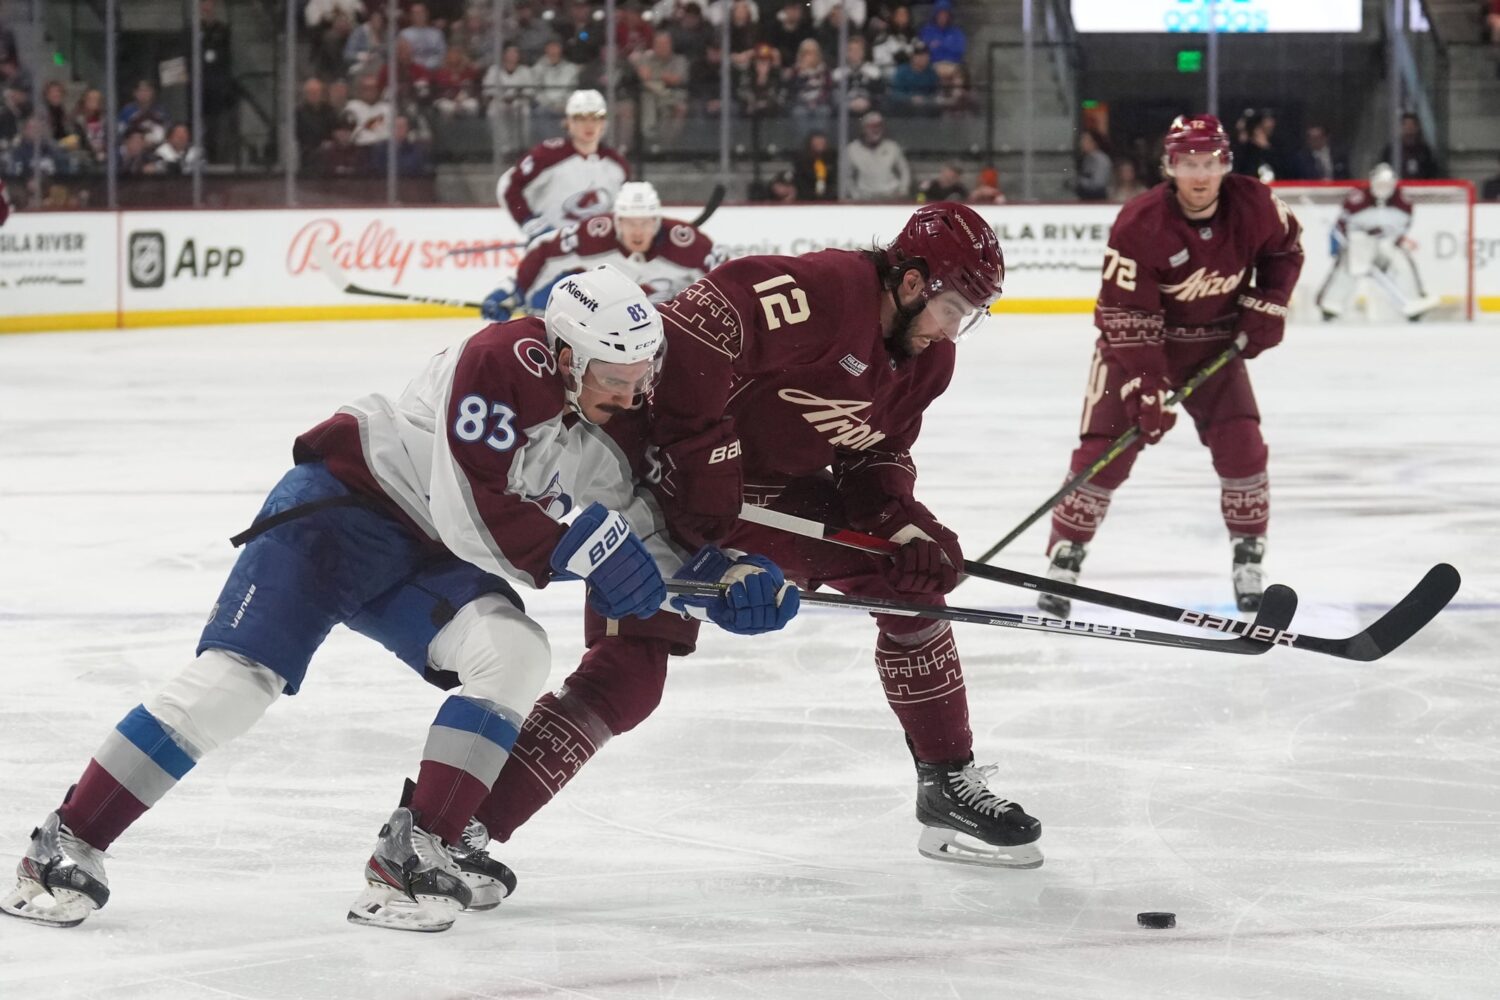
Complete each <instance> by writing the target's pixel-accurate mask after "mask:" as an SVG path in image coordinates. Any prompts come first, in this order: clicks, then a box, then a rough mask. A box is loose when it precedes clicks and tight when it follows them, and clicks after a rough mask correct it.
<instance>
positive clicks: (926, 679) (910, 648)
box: [875, 622, 974, 763]
mask: <svg viewBox="0 0 1500 1000" xmlns="http://www.w3.org/2000/svg"><path fill="white" fill-rule="evenodd" d="M875 666H876V667H877V668H878V669H879V671H880V683H881V684H882V685H883V686H884V688H885V697H886V701H888V702H890V706H891V711H893V712H895V713H896V718H898V719H900V720H901V727H902V728H903V729H905V730H906V735H907V737H908V738H909V739H910V740H911V745H912V749H913V751H914V752H915V753H916V755H917V757H918V758H919V759H921V760H925V761H930V762H933V763H937V762H941V761H956V760H965V759H967V758H968V757H969V755H970V753H971V752H972V750H973V742H974V737H973V734H972V733H971V732H970V731H969V699H968V695H967V693H966V692H965V690H964V672H963V666H962V664H960V663H959V661H958V647H957V646H956V645H954V642H953V629H952V628H951V627H950V626H949V625H948V623H947V622H940V623H938V624H937V625H936V626H933V627H931V628H927V629H923V630H922V631H921V632H917V633H914V634H912V635H892V634H890V633H888V632H884V631H882V632H881V633H880V637H879V638H878V639H877V640H876V642H875Z"/></svg>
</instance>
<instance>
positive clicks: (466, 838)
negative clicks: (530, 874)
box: [448, 819, 516, 910]
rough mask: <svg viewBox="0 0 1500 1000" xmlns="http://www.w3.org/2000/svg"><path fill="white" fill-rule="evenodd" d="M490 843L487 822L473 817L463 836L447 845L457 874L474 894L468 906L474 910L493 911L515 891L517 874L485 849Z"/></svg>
mask: <svg viewBox="0 0 1500 1000" xmlns="http://www.w3.org/2000/svg"><path fill="white" fill-rule="evenodd" d="M489 842H490V832H489V831H488V830H486V829H485V828H484V824H483V823H481V822H479V820H477V819H471V820H469V825H468V826H466V827H464V835H463V838H462V839H461V840H459V842H458V843H457V844H454V845H453V846H452V847H450V848H448V853H449V854H450V855H452V857H453V863H454V864H456V865H458V873H459V874H460V875H462V876H463V880H464V884H466V885H467V886H468V887H469V891H470V892H471V893H472V894H473V898H472V899H471V900H469V906H468V908H469V909H471V910H493V909H494V908H495V907H497V906H499V905H500V901H501V900H502V899H505V898H506V897H507V896H509V895H510V894H511V893H513V892H515V891H516V873H515V872H513V871H511V870H510V867H509V866H508V865H505V864H502V863H501V862H499V861H496V860H495V859H494V858H492V857H490V856H489V852H487V851H486V850H485V849H484V848H485V845H487V844H488V843H489Z"/></svg>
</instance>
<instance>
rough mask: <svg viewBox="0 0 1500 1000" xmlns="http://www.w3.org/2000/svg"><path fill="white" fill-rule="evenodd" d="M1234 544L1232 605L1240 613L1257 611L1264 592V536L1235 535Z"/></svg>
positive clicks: (1232, 539) (1232, 540)
mask: <svg viewBox="0 0 1500 1000" xmlns="http://www.w3.org/2000/svg"><path fill="white" fill-rule="evenodd" d="M1230 541H1231V542H1233V543H1234V567H1233V570H1232V572H1233V575H1234V603H1235V604H1236V605H1237V606H1238V607H1239V609H1240V610H1241V611H1259V610H1260V599H1261V595H1263V594H1264V593H1265V592H1266V571H1265V569H1264V568H1263V567H1262V566H1261V560H1262V559H1264V558H1265V557H1266V537H1265V536H1264V535H1236V536H1234V537H1232V538H1231V539H1230Z"/></svg>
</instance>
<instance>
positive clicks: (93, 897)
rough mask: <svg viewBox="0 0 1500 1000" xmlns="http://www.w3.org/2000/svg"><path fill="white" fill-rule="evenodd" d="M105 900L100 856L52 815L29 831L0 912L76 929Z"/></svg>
mask: <svg viewBox="0 0 1500 1000" xmlns="http://www.w3.org/2000/svg"><path fill="white" fill-rule="evenodd" d="M107 902H109V879H107V878H105V876H104V852H103V851H99V850H96V849H94V848H93V847H90V846H89V845H88V844H86V843H84V842H83V841H81V840H79V839H78V838H77V837H75V836H73V832H72V831H71V830H69V829H68V828H67V827H65V826H63V825H62V818H61V817H60V816H58V814H57V813H52V814H51V815H49V816H48V817H47V818H46V819H45V820H43V821H42V825H41V826H39V827H37V828H36V829H35V830H32V831H31V844H30V845H29V846H28V847H27V848H26V856H25V857H23V858H22V859H21V863H20V864H18V865H16V887H15V888H14V889H13V890H11V891H10V892H9V893H8V894H7V895H6V896H5V897H4V898H3V899H0V911H3V912H5V913H8V914H10V915H11V916H13V917H20V918H21V919H22V920H30V921H33V922H35V923H39V924H43V925H45V926H48V927H77V926H78V925H79V924H81V923H83V921H84V918H86V917H87V916H88V915H89V914H90V913H93V912H94V911H95V910H97V909H99V907H101V906H103V905H104V904H105V903H107Z"/></svg>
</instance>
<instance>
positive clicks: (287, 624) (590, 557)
mask: <svg viewBox="0 0 1500 1000" xmlns="http://www.w3.org/2000/svg"><path fill="white" fill-rule="evenodd" d="M665 351H666V338H665V337H664V335H663V332H662V321H661V317H660V315H659V314H658V313H657V311H656V309H655V308H654V307H653V306H652V305H651V304H650V303H649V302H648V301H647V300H646V298H645V296H644V295H643V294H642V293H641V291H640V289H639V288H638V287H637V286H636V285H635V284H634V282H632V281H631V280H630V279H629V278H627V277H625V276H624V275H621V274H619V273H618V272H615V271H613V270H611V269H609V268H600V269H598V270H595V271H591V272H587V273H585V274H579V275H574V276H572V277H570V278H569V279H568V280H567V282H566V285H565V287H564V288H562V289H560V291H559V294H558V296H557V297H556V298H554V300H553V307H552V308H550V309H549V310H548V314H547V317H546V322H545V324H544V323H543V321H542V320H540V319H535V318H528V319H523V320H518V321H516V322H514V323H507V324H504V325H496V326H490V327H487V328H486V329H484V330H482V331H480V332H479V333H477V334H474V335H473V336H471V337H469V338H467V339H466V340H464V341H462V342H461V343H459V344H458V345H456V346H455V347H453V348H450V349H449V350H448V351H445V352H444V353H442V354H439V355H438V356H437V357H435V358H433V359H432V360H431V361H429V362H428V364H427V366H426V368H425V369H424V370H423V371H422V372H420V373H419V374H418V375H417V377H416V378H415V379H413V380H412V381H411V383H410V384H409V385H408V386H407V388H406V389H405V390H404V391H403V392H402V393H401V395H400V396H399V397H389V396H384V395H379V394H371V395H367V396H364V397H361V398H360V399H357V400H355V401H354V402H352V403H350V404H348V405H346V406H344V407H342V408H341V409H340V410H339V411H338V412H337V413H336V414H334V415H333V416H332V417H330V418H329V419H327V420H325V421H324V422H322V423H321V424H319V425H318V426H316V427H314V428H313V429H312V430H310V431H308V432H307V433H305V434H303V435H301V436H300V437H299V438H298V439H297V441H296V444H295V446H294V449H293V456H294V458H295V461H296V465H295V466H294V468H293V469H292V470H291V471H290V472H288V473H287V474H286V475H285V476H283V477H282V479H281V481H280V482H279V483H278V484H277V485H276V486H275V487H274V488H273V489H272V491H271V493H270V495H269V496H268V497H267V499H266V502H265V504H264V506H263V507H262V508H261V511H260V513H259V515H258V516H257V518H256V521H255V523H254V524H252V526H251V527H250V528H249V529H248V530H246V531H245V532H242V533H241V534H240V535H239V536H237V537H236V539H235V540H234V541H235V544H236V545H240V544H243V545H244V548H243V551H242V552H241V553H240V556H239V558H238V560H237V561H236V562H235V565H234V568H233V569H232V570H231V572H230V576H229V580H228V582H227V583H226V584H225V586H224V588H223V590H222V591H221V592H220V595H219V600H218V603H217V604H216V605H215V606H214V610H213V611H212V612H211V613H210V615H209V621H208V624H207V625H206V626H205V627H204V629H203V632H202V635H201V637H200V639H199V642H198V648H197V653H198V656H197V659H195V660H194V661H193V662H192V663H191V664H189V665H188V667H187V669H185V670H184V671H183V672H182V673H180V674H179V675H178V676H177V677H175V678H173V679H172V680H170V681H169V682H168V683H167V684H166V686H165V687H164V688H163V689H162V690H161V691H160V692H159V693H158V694H157V695H156V696H155V697H153V698H151V699H149V700H147V701H146V702H145V703H144V704H142V705H139V706H137V707H136V708H134V709H133V710H131V711H130V712H129V713H128V714H127V715H126V716H125V718H124V719H122V720H121V722H120V723H119V724H118V725H117V726H116V727H115V729H114V730H113V731H111V732H110V734H109V735H108V736H107V737H106V739H105V741H104V743H103V745H102V746H101V747H100V749H99V750H98V751H97V752H96V753H95V755H94V757H93V759H92V760H90V761H89V763H88V766H87V768H86V769H85V771H84V773H83V776H82V777H81V778H80V779H79V781H78V783H77V784H76V785H74V786H73V787H72V788H71V789H69V790H68V792H67V794H66V795H65V796H64V799H63V803H62V805H60V806H59V807H58V809H57V810H56V811H54V812H53V813H51V814H50V815H49V816H48V817H47V818H46V819H45V820H44V821H43V822H42V823H41V824H40V825H39V826H38V827H37V828H36V829H35V830H34V831H33V832H32V836H31V841H30V844H29V846H28V848H27V850H26V852H25V855H24V856H23V858H22V860H21V863H20V865H19V866H18V867H17V871H16V874H17V880H16V885H15V888H14V889H13V890H11V891H10V892H9V893H8V894H4V895H0V912H4V913H6V914H9V915H11V916H15V917H20V918H23V919H27V920H31V921H34V922H37V923H42V924H47V925H51V926H73V925H75V924H78V923H80V922H81V921H83V920H84V919H85V918H86V917H88V916H89V914H91V913H92V912H93V911H94V910H97V909H99V908H100V907H102V906H103V905H104V904H105V903H106V902H107V901H108V899H109V883H108V880H107V878H106V876H105V873H104V864H103V860H102V859H103V852H104V851H105V850H107V849H108V848H109V846H110V845H111V844H112V843H113V841H114V840H115V839H116V838H117V837H119V836H120V835H121V834H122V833H124V831H125V830H126V829H127V828H128V827H130V826H131V825H132V824H133V823H135V822H136V821H137V820H139V819H140V818H141V817H142V816H143V815H144V814H145V813H146V811H147V810H148V809H149V808H150V807H151V806H152V805H154V804H155V803H156V802H157V801H159V800H160V799H161V798H162V796H164V795H165V794H167V792H169V791H171V789H172V788H173V787H175V785H176V784H177V782H178V781H179V780H180V779H181V778H183V777H184V776H185V775H186V774H187V772H188V771H190V770H191V769H192V768H193V767H194V766H195V765H196V764H197V762H198V761H199V760H200V759H201V758H202V757H203V755H204V754H206V753H208V752H210V751H212V750H214V749H216V748H217V747H219V746H222V745H223V744H224V743H227V742H228V741H229V740H231V739H233V738H234V737H236V736H238V735H240V734H242V733H244V732H245V731H247V730H248V729H249V728H250V727H251V726H252V725H254V724H255V723H256V722H257V721H258V720H259V719H260V718H261V716H262V715H264V713H265V712H266V710H267V709H268V708H269V707H270V706H271V704H272V703H273V702H274V701H275V700H276V699H277V698H278V697H279V696H280V695H281V694H283V693H286V694H296V693H297V691H298V690H299V689H300V687H301V685H302V683H303V680H304V678H305V676H306V673H307V668H308V665H309V662H310V660H311V659H312V656H313V654H314V652H315V651H316V650H317V649H318V647H319V646H321V644H322V642H323V640H324V639H325V638H326V637H327V635H328V633H329V631H330V630H331V629H332V628H333V626H334V625H335V624H339V623H343V624H345V625H347V626H348V627H349V628H350V629H351V630H353V631H355V632H359V633H360V634H362V635H365V636H367V637H369V638H372V639H375V640H376V641H377V642H379V643H380V644H382V645H384V646H385V647H386V648H387V649H389V650H390V651H391V652H393V653H395V654H396V655H397V657H398V658H400V659H401V660H402V661H403V662H405V663H407V664H408V665H409V666H411V667H412V668H413V669H414V670H416V671H417V672H418V673H420V674H421V675H422V676H423V677H424V679H426V680H428V681H429V682H430V683H432V684H434V685H435V686H437V687H439V688H442V689H444V690H452V689H454V688H457V689H458V690H456V691H453V692H452V693H451V694H450V695H449V696H448V697H447V699H446V700H445V701H444V702H443V703H442V705H441V706H440V707H439V708H438V711H437V714H436V717H435V718H434V720H433V722H432V725H431V726H430V727H429V728H428V731H427V739H426V743H425V746H424V749H423V752H422V760H421V765H420V768H419V770H418V774H417V779H416V781H415V783H413V784H412V785H410V787H409V789H408V791H407V793H406V794H404V795H403V797H402V800H401V804H400V805H399V806H398V807H397V808H396V810H395V811H394V812H393V813H392V814H391V816H390V819H389V820H388V821H387V822H386V824H385V825H384V826H383V827H382V828H381V831H380V836H379V839H378V841H377V843H376V846H375V850H374V851H373V852H372V853H371V855H370V859H369V861H368V863H367V865H366V867H365V879H366V883H367V888H366V890H365V891H364V893H363V894H362V895H361V896H360V897H359V899H358V900H357V901H356V902H355V904H354V905H353V906H352V907H351V908H350V911H349V914H348V917H349V920H350V921H351V922H354V923H360V924H367V925H373V926H380V927H389V928H395V929H401V930H414V931H440V930H445V929H446V928H448V927H449V926H450V925H451V924H452V923H453V921H454V919H455V917H456V915H457V914H458V912H459V911H460V910H463V909H481V908H488V907H489V906H493V905H495V904H496V903H498V902H499V900H500V899H501V898H503V897H504V896H505V895H508V893H509V892H510V890H511V889H512V888H513V887H514V885H515V879H514V876H513V875H511V874H510V872H509V870H508V869H506V868H505V866H504V865H501V864H499V862H497V861H494V860H493V859H491V858H489V857H488V855H486V854H484V852H483V844H484V842H485V841H486V840H487V836H486V834H485V832H484V831H483V830H482V829H475V828H474V827H473V825H472V824H470V822H469V821H470V817H471V816H472V815H473V814H474V812H475V808H476V806H478V804H479V803H480V802H481V801H482V800H484V799H485V798H486V796H487V795H488V794H489V791H490V788H491V786H492V785H493V784H494V782H495V779H496V776H497V775H498V774H499V773H500V769H501V767H502V765H503V764H504V763H505V761H506V759H507V758H508V756H509V754H510V751H511V748H512V746H513V745H514V743H515V740H516V738H517V735H518V733H519V730H520V727H521V723H522V721H523V720H524V719H525V718H526V715H527V713H528V712H529V711H530V709H531V706H532V704H533V703H534V702H535V701H536V699H537V697H538V695H539V694H541V692H542V689H543V687H544V686H545V684H546V681H547V675H548V672H549V669H550V665H551V664H550V651H549V645H548V639H547V635H546V633H545V631H544V630H543V629H542V627H541V626H540V625H539V624H537V623H536V622H535V621H533V620H532V619H531V618H529V617H527V615H526V614H525V612H524V609H523V607H522V604H521V600H520V598H519V596H518V595H517V593H516V590H515V588H514V587H513V586H512V585H511V583H510V582H508V581H515V582H516V583H518V584H521V585H524V586H527V587H532V588H541V587H545V586H546V585H547V584H548V583H551V582H553V581H558V580H579V579H582V580H584V581H585V583H586V595H587V600H588V603H589V606H590V607H591V608H592V609H593V610H594V611H596V612H598V613H599V614H601V615H604V616H606V617H608V618H611V619H616V620H619V619H626V618H648V617H651V616H652V615H654V614H656V613H657V611H658V610H659V609H661V608H662V607H663V606H664V605H665V604H666V601H667V591H666V588H665V585H664V583H663V576H662V570H661V567H664V566H666V567H678V566H679V565H680V564H682V563H684V561H685V560H684V556H685V554H686V553H685V551H684V550H682V549H680V548H678V547H676V546H675V544H673V543H672V542H670V541H669V539H668V536H667V534H666V526H665V522H664V521H663V519H662V517H661V515H660V512H659V509H658V508H657V506H656V505H655V502H654V501H653V500H651V499H650V498H649V496H648V494H646V493H645V492H644V490H637V488H636V480H635V472H634V467H636V466H645V465H646V464H647V459H646V455H645V446H644V442H645V433H644V429H643V428H639V427H633V426H629V425H632V424H633V423H636V422H639V423H642V424H643V423H644V421H645V419H646V417H647V414H645V413H631V411H637V410H639V409H640V407H641V405H642V402H643V401H644V399H645V397H646V395H647V393H649V392H650V390H651V388H652V387H653V386H654V385H655V384H656V380H657V379H658V378H659V376H660V374H661V369H662V362H663V358H664V356H665ZM575 414H577V415H579V416H581V417H582V418H583V419H582V420H579V419H577V418H576V417H575V416H574V415H575ZM622 415H626V419H625V421H624V422H625V423H626V424H627V425H628V426H627V428H626V430H625V431H624V432H622V433H621V434H620V436H619V438H618V439H617V438H613V437H606V432H604V431H602V430H601V425H604V424H606V423H609V422H611V421H612V420H614V419H615V418H617V417H621V416H622ZM631 441H638V442H640V445H639V447H635V446H633V445H630V444H629V442H631ZM622 442H626V443H623V444H622ZM632 448H633V450H631V449H632ZM756 558H759V557H756ZM712 582H722V583H724V584H726V585H727V586H726V588H725V590H724V591H723V593H722V594H721V595H720V596H716V597H712V598H708V599H707V601H706V603H704V604H702V605H701V606H702V607H703V608H704V609H705V611H706V613H707V615H708V616H709V617H710V618H711V619H712V620H714V621H715V622H717V623H718V624H719V625H720V626H721V627H723V628H726V629H728V630H730V631H736V632H740V633H742V634H753V633H755V632H757V631H768V630H770V628H773V627H774V628H779V627H780V626H781V625H783V624H785V622H786V621H787V620H789V619H790V618H791V617H792V616H793V615H794V614H795V612H796V610H797V606H798V601H797V599H796V597H795V596H793V597H791V599H790V600H788V599H786V595H784V594H782V593H779V589H780V588H783V585H784V584H785V580H784V578H783V577H782V575H781V573H780V570H778V569H776V568H775V566H774V565H771V564H769V563H766V562H765V561H764V560H762V561H761V562H760V563H758V564H757V566H756V570H755V572H753V573H746V572H744V571H743V567H742V570H741V574H740V577H739V578H737V579H734V580H731V579H728V578H725V579H722V580H716V581H712ZM769 584H774V587H771V586H768V585H769ZM793 593H795V591H793ZM757 615H759V616H760V617H757ZM246 828H247V829H251V830H253V827H251V826H247V827H246Z"/></svg>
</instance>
